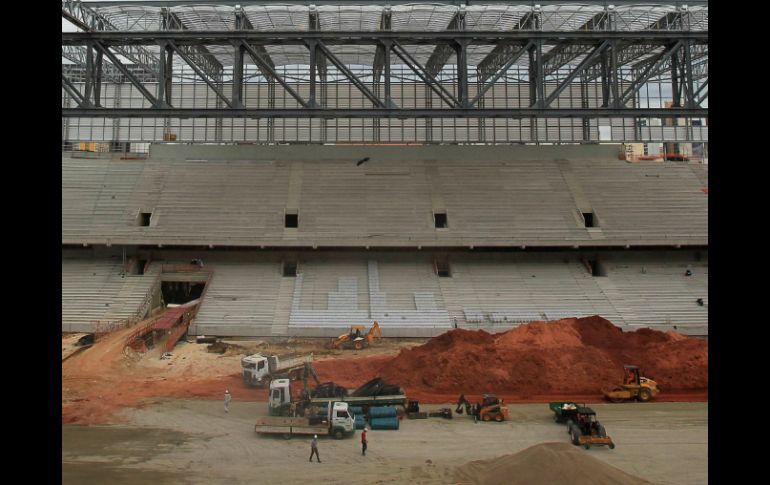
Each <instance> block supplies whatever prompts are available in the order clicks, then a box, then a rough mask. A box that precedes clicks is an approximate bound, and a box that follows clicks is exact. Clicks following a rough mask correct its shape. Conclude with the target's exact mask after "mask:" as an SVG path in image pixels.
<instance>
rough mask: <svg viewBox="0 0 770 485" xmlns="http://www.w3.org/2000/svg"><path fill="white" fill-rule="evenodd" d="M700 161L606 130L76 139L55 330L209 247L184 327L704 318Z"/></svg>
mask: <svg viewBox="0 0 770 485" xmlns="http://www.w3.org/2000/svg"><path fill="white" fill-rule="evenodd" d="M364 155H366V156H368V157H369V158H370V160H369V161H368V162H367V163H366V164H363V165H361V166H357V165H356V161H357V160H359V159H361V158H362V157H364ZM193 156H195V157H198V158H197V159H196V160H191V157H193ZM439 160H440V162H439ZM705 167H706V166H704V165H692V164H660V163H655V162H639V163H627V162H625V161H619V160H618V153H617V147H613V146H593V147H548V148H541V149H536V148H534V147H451V148H450V147H434V148H431V149H426V148H424V147H419V148H416V147H397V148H396V147H327V146H324V147H312V148H310V147H248V146H247V147H216V148H210V149H209V148H207V147H204V149H200V148H199V147H186V146H179V147H175V146H173V145H163V146H159V147H158V148H157V150H156V149H155V147H153V149H152V150H151V154H150V157H149V158H148V159H146V160H131V161H126V160H104V159H87V158H71V157H65V158H63V161H62V178H63V187H62V189H63V190H62V202H63V214H62V231H63V238H64V241H63V242H64V244H65V246H66V248H67V249H66V250H65V252H64V254H63V263H62V269H63V279H62V282H63V287H64V290H63V301H64V321H63V330H65V331H66V330H69V331H75V330H77V331H87V330H88V329H89V325H90V323H89V322H90V321H92V320H105V319H107V320H108V319H110V318H113V319H116V318H126V317H129V316H131V315H134V314H139V313H142V312H143V311H145V312H146V311H147V310H148V305H147V301H146V300H147V299H146V298H145V295H146V294H147V293H148V292H150V291H151V290H153V289H155V291H156V292H157V291H160V289H159V285H158V283H157V282H158V281H173V280H176V281H188V282H190V281H198V279H195V278H192V279H190V278H181V279H180V277H179V276H176V277H174V276H171V275H173V274H178V273H175V270H174V268H178V267H179V265H185V264H187V263H189V262H190V261H191V260H193V259H202V260H203V261H204V268H203V269H205V270H207V271H209V272H210V273H211V279H210V281H209V280H208V279H206V281H208V285H207V287H206V290H205V292H204V295H203V300H202V305H201V310H200V313H199V314H198V317H197V320H196V321H195V322H194V324H193V325H192V326H191V327H190V332H191V334H206V335H221V336H249V337H264V336H288V335H304V336H331V335H335V334H338V333H339V332H340V330H341V329H342V328H344V327H346V326H349V325H353V324H360V323H362V322H366V321H370V320H377V321H379V322H380V325H382V327H383V328H384V329H387V330H388V335H389V336H432V335H436V334H438V333H441V332H443V331H445V330H446V329H448V328H450V327H451V326H453V325H454V324H455V322H456V323H457V325H458V326H461V327H466V328H483V329H487V330H493V331H496V330H503V329H508V328H511V327H512V326H515V325H518V324H519V323H523V322H527V321H530V320H553V319H558V318H563V317H568V316H584V315H593V314H599V315H602V316H605V317H606V318H608V319H610V320H612V321H613V322H614V323H615V324H616V325H618V326H620V327H622V328H628V329H633V328H638V327H641V326H646V327H653V328H657V329H672V330H674V329H676V330H678V331H681V332H683V333H690V334H695V335H707V334H708V310H707V309H708V306H707V304H705V305H699V304H698V303H697V300H698V299H699V298H700V299H702V300H704V301H705V302H707V301H708V264H707V258H708V256H707V254H708V253H707V243H708V239H707V232H708V225H707V214H708V202H707V200H708V196H707V194H706V193H704V191H703V188H704V182H705V178H706V176H707V170H706V168H705ZM143 214H144V215H145V216H143ZM287 214H293V215H296V219H295V220H294V221H293V222H290V223H288V224H287V220H288V219H287V217H286V215H287ZM437 214H444V217H440V218H437V217H436V215H437ZM143 217H146V218H145V219H144V220H142V219H143ZM587 218H591V219H592V220H591V221H590V224H589V222H588V221H587V220H586V219H587ZM295 223H296V224H295ZM287 225H289V226H291V225H296V227H287ZM440 226H443V227H440ZM587 226H589V227H587ZM83 246H86V247H83ZM118 247H119V248H121V249H116V248H118ZM677 247H678V248H680V249H678V250H676V249H675V248H677ZM124 251H125V254H124ZM138 265H141V266H142V268H141V269H140V268H138V267H137V266H138ZM163 268H166V269H167V271H165V272H164V270H163ZM168 268H172V270H170V271H169V270H168ZM93 294H98V295H99V298H97V299H95V298H93ZM150 299H151V297H150ZM102 300H104V303H102Z"/></svg>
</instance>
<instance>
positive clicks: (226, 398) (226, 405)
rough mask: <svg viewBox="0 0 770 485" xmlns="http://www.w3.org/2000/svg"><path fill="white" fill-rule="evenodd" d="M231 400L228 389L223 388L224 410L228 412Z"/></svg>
mask: <svg viewBox="0 0 770 485" xmlns="http://www.w3.org/2000/svg"><path fill="white" fill-rule="evenodd" d="M232 400H233V396H231V395H230V390H229V389H225V412H226V413H229V412H230V401H232Z"/></svg>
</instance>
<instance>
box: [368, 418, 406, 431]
mask: <svg viewBox="0 0 770 485" xmlns="http://www.w3.org/2000/svg"><path fill="white" fill-rule="evenodd" d="M370 424H371V425H372V429H398V424H399V421H398V418H397V417H395V416H394V417H392V418H372V421H371V423H370Z"/></svg>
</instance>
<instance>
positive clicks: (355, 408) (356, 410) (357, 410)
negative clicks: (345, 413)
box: [350, 406, 364, 416]
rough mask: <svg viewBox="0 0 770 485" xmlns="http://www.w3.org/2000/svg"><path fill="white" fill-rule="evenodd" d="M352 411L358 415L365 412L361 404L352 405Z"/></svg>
mask: <svg viewBox="0 0 770 485" xmlns="http://www.w3.org/2000/svg"><path fill="white" fill-rule="evenodd" d="M350 412H351V413H353V414H355V415H356V416H358V415H359V414H361V415H363V414H364V408H362V407H361V406H350Z"/></svg>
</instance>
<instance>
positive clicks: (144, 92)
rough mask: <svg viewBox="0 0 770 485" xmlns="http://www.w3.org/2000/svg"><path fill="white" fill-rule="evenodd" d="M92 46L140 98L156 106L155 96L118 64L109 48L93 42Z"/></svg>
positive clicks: (121, 64) (120, 63)
mask: <svg viewBox="0 0 770 485" xmlns="http://www.w3.org/2000/svg"><path fill="white" fill-rule="evenodd" d="M93 46H94V48H95V49H96V50H98V51H101V52H102V53H103V54H104V55H105V56H107V58H108V59H109V60H110V61H111V62H112V64H113V65H114V66H115V67H117V68H118V69H119V70H120V72H122V73H123V75H124V76H126V78H128V80H129V81H131V84H133V85H134V86H136V89H138V90H139V92H140V93H142V96H144V97H145V98H147V100H148V101H149V102H150V103H152V105H153V106H156V107H157V106H158V103H159V101H158V100H157V99H156V98H155V96H153V95H152V94H150V92H149V91H147V88H145V87H144V85H142V83H141V82H139V80H138V79H137V78H136V76H134V75H133V74H132V73H131V71H129V70H128V69H127V68H126V66H124V65H123V63H122V62H120V60H118V58H117V57H115V54H113V53H112V52H110V49H109V47H107V46H105V45H104V44H102V43H100V42H94V44H93Z"/></svg>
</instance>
